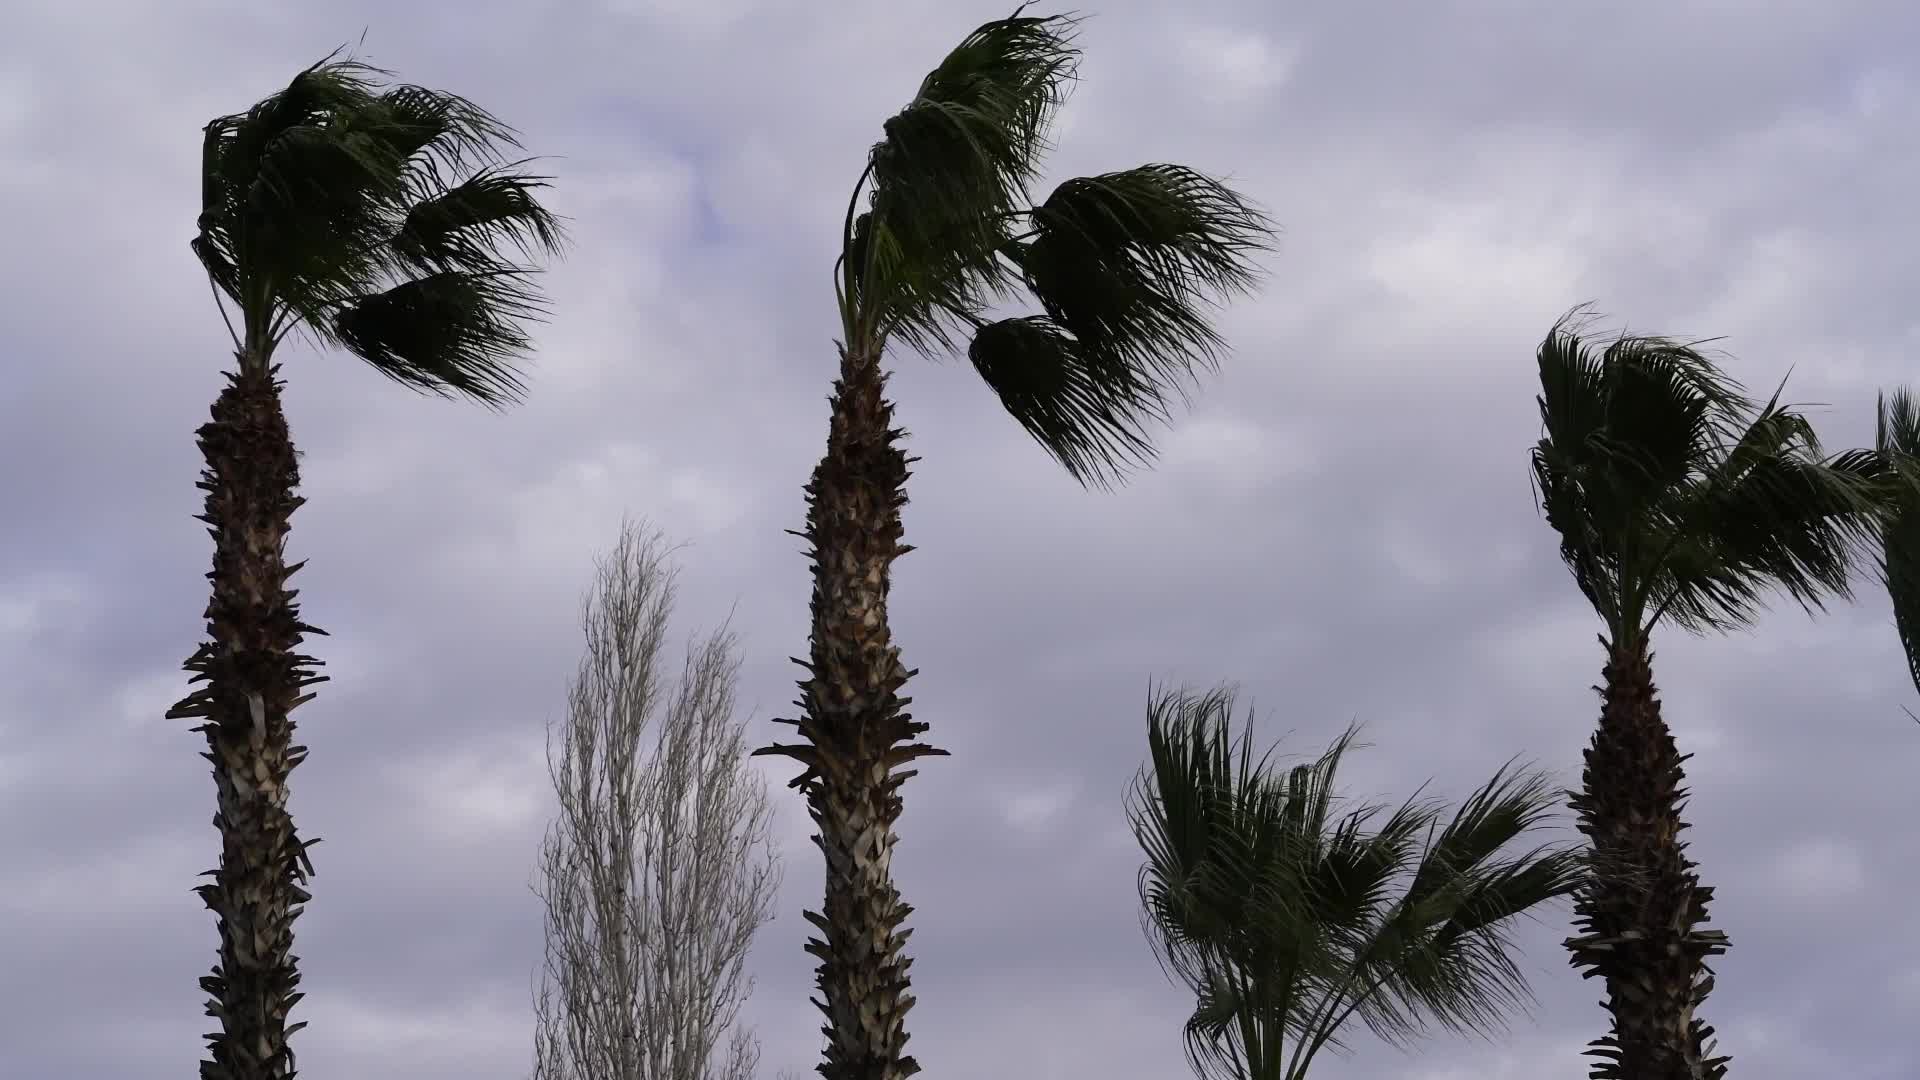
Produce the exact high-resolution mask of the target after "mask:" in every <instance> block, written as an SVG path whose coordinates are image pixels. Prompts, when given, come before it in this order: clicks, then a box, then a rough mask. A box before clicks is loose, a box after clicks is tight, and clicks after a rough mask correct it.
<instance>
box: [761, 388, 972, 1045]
mask: <svg viewBox="0 0 1920 1080" xmlns="http://www.w3.org/2000/svg"><path fill="white" fill-rule="evenodd" d="M885 391H886V375H885V373H884V372H883V371H882V370H881V368H880V364H879V358H878V356H877V355H860V354H857V353H851V352H846V351H843V352H842V354H841V361H840V378H839V379H838V381H836V382H835V383H834V389H833V396H832V398H831V403H832V421H831V426H830V427H829V430H828V435H827V452H826V454H825V456H823V457H822V458H821V460H820V464H819V466H818V467H817V468H816V469H815V470H814V473H813V479H812V480H811V481H810V482H809V483H808V485H807V488H806V493H807V527H806V531H805V532H803V533H800V534H798V535H799V536H800V537H801V538H802V539H804V540H806V541H807V542H808V545H809V548H810V550H809V552H808V555H809V556H810V558H811V559H812V561H813V602H812V608H813V628H812V640H811V658H810V659H809V660H808V661H805V662H800V661H796V662H797V663H801V666H802V667H804V668H806V670H807V673H808V678H806V679H803V680H802V681H801V682H800V684H799V685H800V692H801V697H800V700H798V701H796V702H795V704H796V705H798V706H799V707H800V709H801V714H800V719H798V720H787V721H780V722H781V723H787V724H791V725H793V726H794V727H796V728H798V729H799V732H800V734H801V736H802V737H803V738H804V739H805V740H806V742H805V743H803V744H800V745H780V744H777V743H776V744H774V745H772V746H768V747H765V748H763V749H761V750H758V751H755V753H756V754H776V755H782V756H786V757H791V758H793V759H794V760H796V761H799V762H800V763H801V764H802V765H804V766H805V767H806V768H805V771H803V772H802V773H801V775H800V776H799V777H798V778H796V779H795V780H794V781H792V786H794V787H797V788H799V789H800V790H801V791H802V792H803V793H804V794H805V795H806V798H807V811H808V813H809V814H810V815H811V816H812V818H813V821H814V824H815V826H817V828H818V830H819V832H818V834H817V835H816V836H815V838H814V840H815V843H817V844H818V845H819V846H820V850H821V852H822V854H824V855H825V857H826V900H825V903H824V905H823V911H822V912H812V911H809V912H807V913H806V918H807V921H809V922H811V923H812V924H813V925H814V926H815V927H816V928H818V930H819V932H820V936H819V937H816V938H810V939H808V941H807V945H806V949H807V951H808V952H809V953H811V954H813V955H814V956H815V957H817V958H819V961H820V966H819V968H818V969H817V971H816V981H817V983H818V985H819V987H820V994H821V997H820V999H818V1000H816V1001H815V1004H816V1005H818V1006H819V1007H820V1009H821V1011H822V1012H824V1013H825V1014H826V1017H827V1025H826V1032H827V1047H826V1063H825V1065H824V1067H823V1068H822V1075H823V1076H824V1077H825V1078H826V1080H905V1078H906V1077H909V1076H912V1075H913V1074H914V1073H916V1072H919V1071H920V1066H919V1063H918V1062H916V1061H914V1059H913V1058H912V1056H911V1055H909V1054H907V1052H906V1044H907V1037H908V1036H907V1031H906V1016H907V1012H908V1011H909V1010H910V1009H912V1007H913V1000H914V999H913V997H912V995H911V994H909V993H908V985H909V980H908V978H907V968H908V967H909V966H910V965H911V963H912V961H911V960H909V959H908V958H907V957H906V956H905V955H903V954H902V952H901V948H902V946H903V945H904V944H905V943H906V940H907V937H908V935H909V934H910V933H911V932H912V931H910V930H903V929H901V923H902V922H904V921H905V920H906V917H907V916H908V914H910V913H911V912H912V910H913V909H912V908H911V907H910V906H908V905H907V904H906V903H905V902H903V901H902V900H901V899H900V893H899V890H897V889H895V888H894V886H893V876H892V868H891V864H892V857H893V845H894V843H895V841H896V839H897V837H895V835H894V832H893V825H894V822H895V821H897V820H898V819H899V817H900V809H901V800H900V795H899V787H900V785H901V783H902V782H903V781H905V780H906V779H907V777H909V776H912V775H913V772H914V771H913V770H911V769H909V770H905V771H900V772H895V771H894V770H895V769H897V768H899V766H901V765H904V764H906V763H907V762H909V761H912V760H914V759H915V758H919V757H924V756H927V755H930V754H943V753H945V751H940V750H935V749H933V748H932V747H930V746H926V745H924V744H912V745H903V744H906V743H908V740H910V739H912V738H914V737H915V736H917V735H919V734H920V733H921V732H924V731H925V730H927V725H925V724H922V723H916V722H914V720H913V717H912V714H910V713H907V712H905V711H904V709H905V707H906V706H907V705H908V704H910V703H911V700H912V699H910V698H905V697H901V696H900V694H899V691H900V688H901V687H902V686H904V685H905V684H906V681H907V679H908V678H910V677H911V676H912V675H913V672H911V671H908V670H907V669H906V666H905V665H903V664H902V663H901V662H900V650H899V649H898V648H896V647H895V646H894V645H893V634H892V630H891V628H890V627H889V626H888V624H887V590H888V575H889V568H890V567H891V565H892V563H893V560H895V559H897V558H899V557H900V556H901V555H904V554H906V553H907V552H908V551H910V550H912V549H911V547H910V546H909V545H906V544H903V543H901V542H900V537H901V524H900V508H901V507H902V506H904V505H905V504H906V501H907V496H906V482H907V476H908V468H907V466H908V465H909V464H910V463H911V459H909V458H908V457H907V456H906V454H905V453H904V452H902V451H901V449H900V447H899V445H898V440H899V438H900V437H901V435H902V434H903V432H901V431H899V430H898V429H896V428H894V427H893V426H892V425H893V406H892V404H891V403H889V402H888V401H887V400H886V396H885Z"/></svg>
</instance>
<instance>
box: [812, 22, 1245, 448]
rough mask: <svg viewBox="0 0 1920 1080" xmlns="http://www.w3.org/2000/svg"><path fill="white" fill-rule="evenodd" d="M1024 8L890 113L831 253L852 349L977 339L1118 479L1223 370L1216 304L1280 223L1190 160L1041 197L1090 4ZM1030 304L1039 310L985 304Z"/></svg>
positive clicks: (1048, 433) (994, 370) (982, 361)
mask: <svg viewBox="0 0 1920 1080" xmlns="http://www.w3.org/2000/svg"><path fill="white" fill-rule="evenodd" d="M1026 10H1027V9H1026V6H1025V5H1022V7H1020V8H1019V9H1017V10H1016V11H1015V12H1014V14H1013V15H1012V16H1010V17H1008V18H1005V19H1000V20H996V21H993V22H988V23H985V24H983V25H981V26H980V27H979V28H977V29H976V30H974V31H973V32H972V33H971V34H969V35H968V36H967V38H966V39H965V40H963V41H962V42H961V43H960V45H959V46H958V47H957V48H955V49H954V50H953V51H952V52H951V53H949V54H948V55H947V57H946V59H944V60H942V61H941V63H940V65H939V66H938V67H936V68H934V70H933V71H932V72H930V73H929V74H928V75H927V77H926V78H925V80H923V81H922V82H921V84H920V88H919V90H918V92H917V93H916V94H915V96H914V98H913V100H912V101H910V102H909V103H908V104H907V106H906V107H905V108H904V109H902V110H901V111H900V112H898V113H896V114H895V115H894V116H893V117H892V118H890V119H888V120H887V122H886V124H885V125H884V137H883V138H882V139H881V141H880V142H878V143H876V144H875V145H874V147H873V149H872V152H871V153H870V154H869V155H868V159H867V165H866V169H865V171H864V172H862V173H861V176H860V179H859V180H858V181H857V182H856V183H855V185H854V190H853V192H852V194H851V196H850V197H849V201H848V206H847V214H846V221H845V225H844V229H843V233H842V245H841V253H840V256H839V258H838V260H836V263H835V291H836V295H837V297H838V300H839V306H840V315H841V322H842V331H843V334H844V341H843V346H844V347H845V348H847V349H848V350H849V351H850V352H851V353H853V354H855V355H858V356H860V357H862V358H863V359H869V360H874V361H877V360H878V358H879V356H880V354H881V353H882V352H883V351H884V349H885V348H886V345H887V343H888V341H889V340H890V339H893V338H896V337H897V338H899V339H900V340H902V341H904V342H906V343H907V344H909V345H911V346H912V347H914V348H915V349H916V350H918V351H920V352H921V353H923V354H924V355H927V356H929V357H938V356H940V355H944V354H948V353H953V352H958V351H960V350H961V348H962V345H963V344H964V346H965V351H966V353H967V356H968V359H969V360H970V361H971V362H972V363H973V365H974V367H975V368H976V369H977V370H978V371H979V373H980V375H981V376H982V377H983V378H984V379H985V380H986V382H987V384H988V385H989V386H990V387H992V389H993V390H994V391H995V393H996V394H998V395H999V397H1000V400H1001V402H1002V403H1003V404H1004V405H1005V407H1006V408H1007V410H1008V412H1010V413H1011V414H1012V415H1013V417H1014V418H1015V419H1016V420H1017V421H1019V423H1020V424H1021V425H1022V426H1023V427H1024V428H1025V429H1026V430H1027V432H1028V433H1029V434H1030V435H1032V436H1033V437H1034V438H1035V439H1036V440H1037V441H1038V442H1039V443H1040V444H1041V446H1043V447H1044V448H1045V449H1046V450H1047V451H1048V452H1049V453H1051V454H1052V455H1053V456H1054V457H1055V458H1056V459H1058V460H1059V461H1060V463H1061V464H1062V465H1063V466H1065V467H1066V469H1067V471H1068V472H1069V473H1070V474H1071V475H1073V477H1074V478H1075V479H1077V480H1079V481H1080V482H1081V483H1083V484H1089V485H1099V486H1105V485H1107V484H1109V483H1111V482H1114V481H1117V480H1119V479H1120V478H1121V477H1122V475H1123V474H1124V473H1125V472H1126V471H1127V470H1128V469H1130V468H1131V467H1133V466H1136V465H1143V464H1145V463H1147V462H1148V461H1150V460H1151V458H1152V456H1153V446H1152V443H1151V441H1150V440H1149V439H1148V437H1147V434H1146V428H1145V422H1146V421H1147V420H1149V419H1155V418H1158V419H1162V420H1164V419H1166V417H1167V405H1168V397H1169V395H1170V394H1172V393H1178V394H1179V395H1180V396H1182V397H1184V396H1185V395H1186V392H1187V387H1188V385H1189V384H1190V383H1191V382H1192V380H1193V378H1194V375H1195V373H1196V372H1197V371H1198V370H1201V369H1207V370H1211V369H1212V368H1213V367H1215V366H1216V364H1217V361H1218V358H1219V355H1220V353H1221V351H1222V348H1223V345H1222V342H1221V340H1220V338H1219V336H1218V334H1217V333H1216V332H1215V330H1214V328H1213V326H1212V324H1211V322H1210V321H1209V318H1208V316H1209V315H1210V314H1211V309H1212V308H1213V307H1214V306H1215V305H1216V304H1217V303H1218V301H1219V300H1220V299H1221V298H1223V297H1225V296H1227V295H1231V294H1237V293H1243V292H1246V291H1247V290H1248V289H1250V288H1251V287H1252V285H1253V284H1254V283H1255V281H1256V280H1257V277H1258V271H1257V269H1256V268H1255V266H1254V263H1253V261H1252V260H1253V257H1254V256H1255V255H1256V254H1257V253H1259V252H1261V251H1263V250H1266V249H1267V248H1268V247H1270V245H1271V241H1272V238H1273V234H1274V230H1273V227H1272V225H1271V223H1270V222H1269V221H1268V219H1267V218H1266V216H1265V214H1263V213H1262V212H1261V211H1260V210H1258V209H1257V208H1255V207H1254V206H1253V204H1252V203H1251V202H1249V201H1248V200H1247V199H1245V198H1244V197H1242V196H1241V195H1239V194H1238V193H1236V192H1235V191H1233V190H1232V189H1231V188H1229V187H1227V186H1226V185H1225V184H1223V183H1221V182H1220V181H1217V180H1214V179H1212V178H1210V177H1207V176H1205V175H1203V174H1201V173H1199V172H1196V171H1194V170H1192V169H1189V168H1187V167H1185V166H1181V165H1169V164H1148V165H1143V166H1139V167H1137V168H1133V169H1126V170H1122V171H1119V172H1112V173H1106V174H1102V175H1099V176H1091V177H1080V178H1077V179H1072V180H1068V181H1066V182H1064V183H1062V184H1060V185H1059V186H1058V187H1056V188H1055V189H1054V191H1053V193H1052V194H1051V195H1049V196H1048V197H1047V198H1046V199H1045V200H1044V201H1041V202H1038V203H1035V202H1034V201H1033V199H1032V198H1031V195H1030V193H1029V188H1030V186H1031V184H1032V183H1033V182H1034V180H1035V179H1036V178H1037V177H1038V174H1039V166H1040V159H1041V157H1042V156H1043V155H1044V153H1045V151H1046V150H1047V149H1048V148H1049V145H1050V144H1049V141H1048V133H1049V129H1050V127H1051V124H1052V122H1053V119H1054V116H1055V114H1056V113H1057V111H1058V109H1059V107H1060V105H1061V104H1062V103H1063V102H1064V101H1065V99H1066V96H1067V93H1068V91H1069V90H1070V89H1071V87H1072V84H1073V82H1074V80H1075V78H1076V76H1077V69H1078V58H1079V53H1078V50H1077V49H1075V48H1074V45H1073V36H1074V31H1075V28H1076V26H1077V25H1078V22H1079V19H1078V17H1076V16H1073V15H1052V16H1044V17H1042V16H1030V15H1027V14H1025V12H1026ZM863 193H864V194H865V195H866V208H865V210H864V211H863V210H862V209H861V196H862V194H863ZM1022 299H1025V300H1027V301H1028V302H1030V303H1031V304H1032V305H1033V306H1035V307H1037V308H1038V311H1034V312H1031V313H1029V314H1025V315H1017V316H1014V317H1010V318H1000V319H997V320H991V319H990V318H989V312H990V310H991V309H993V308H994V307H995V306H996V305H1003V304H1008V303H1013V302H1016V301H1019V300H1022Z"/></svg>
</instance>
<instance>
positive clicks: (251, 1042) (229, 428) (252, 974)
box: [167, 356, 324, 1080]
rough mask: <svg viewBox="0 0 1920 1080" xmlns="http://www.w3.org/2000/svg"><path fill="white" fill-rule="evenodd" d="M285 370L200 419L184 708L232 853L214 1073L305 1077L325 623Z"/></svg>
mask: <svg viewBox="0 0 1920 1080" xmlns="http://www.w3.org/2000/svg"><path fill="white" fill-rule="evenodd" d="M277 374H278V371H277V369H270V368H267V367H265V366H264V365H259V364H249V363H248V362H247V358H246V357H245V356H242V357H241V363H240V370H239V372H238V373H235V374H230V375H228V377H227V378H228V385H227V388H226V389H225V390H223V391H222V392H221V394H220V396H219V398H217V399H216V400H215V401H214V403H213V416H212V420H211V422H209V423H207V424H205V425H203V426H202V427H201V428H200V430H199V432H198V435H199V443H200V452H201V454H202V455H203V456H204V457H205V459H206V468H205V470H204V471H203V472H202V473H201V479H200V483H199V487H200V488H201V490H203V491H205V492H206V512H205V513H204V514H201V515H199V520H201V521H204V522H206V524H207V531H208V532H209V533H210V534H212V536H213V570H212V571H211V572H210V573H208V574H207V578H208V580H210V581H211V582H212V583H213V584H212V599H211V600H209V601H208V603H207V611H206V620H207V637H208V640H207V641H206V642H205V643H203V644H202V645H201V646H200V648H199V650H198V651H197V652H195V653H194V654H193V657H192V658H191V659H189V660H188V661H187V663H186V669H187V670H188V671H189V672H191V673H192V674H193V679H192V682H194V683H197V684H201V685H199V686H198V688H197V689H196V690H195V691H194V692H193V693H191V694H189V695H188V696H187V697H186V698H184V699H182V700H181V701H180V703H179V704H177V705H175V706H174V707H173V708H172V709H171V710H170V711H169V712H168V713H167V716H168V718H169V719H175V718H196V719H200V720H202V721H203V722H202V723H201V725H200V726H199V727H197V728H195V729H194V730H195V731H197V732H200V733H202V734H204V735H205V736H206V739H207V750H206V752H205V753H204V754H203V755H202V756H203V757H205V758H206V759H207V760H208V761H210V762H212V763H213V782H214V788H215V791H216V797H217V806H218V810H217V812H216V813H215V814H214V818H213V824H214V827H215V828H216V829H218V830H220V865H219V867H218V868H217V869H215V870H213V871H210V872H209V873H208V874H207V875H206V876H208V877H211V878H212V879H213V880H212V882H211V883H209V884H206V885H202V886H200V887H199V888H198V889H196V890H195V891H196V892H197V893H198V894H199V895H200V899H201V900H202V901H204V902H205V903H206V905H207V909H208V910H210V911H212V912H213V914H214V916H215V917H216V919H217V920H218V924H219V935H220V958H219V961H218V962H217V963H215V964H214V967H213V973H212V974H211V975H208V976H206V977H204V978H202V979H201V980H200V988H201V989H202V990H204V991H206V993H207V994H208V995H210V999H209V1000H208V1002H207V1015H209V1016H212V1017H213V1018H214V1019H216V1020H217V1021H219V1027H220V1030H218V1031H215V1032H211V1033H209V1034H208V1035H207V1037H206V1038H207V1055H208V1059H207V1060H204V1061H202V1062H201V1063H200V1076H201V1078H202V1080H290V1078H292V1077H293V1076H294V1075H295V1070H294V1057H293V1051H292V1050H291V1049H290V1048H289V1047H288V1045H287V1037H288V1036H289V1035H291V1034H292V1033H293V1032H295V1031H297V1030H299V1029H300V1028H301V1027H303V1026H304V1025H303V1024H292V1025H289V1024H288V1023H287V1012H288V1010H290V1009H291V1008H293V1006H294V1004H295V1003H296V1002H298V1001H299V1000H300V997H301V995H300V994H299V993H298V992H297V991H296V990H295V987H297V986H298V985H299V982H300V975H299V973H298V971H297V970H296V968H297V965H298V962H299V958H298V957H296V956H294V955H293V954H292V952H291V950H292V947H293V921H294V919H296V918H297V917H298V916H299V915H300V911H301V905H303V904H305V903H306V901H307V900H308V899H309V896H308V893H307V892H306V890H305V889H304V888H302V886H303V885H304V884H305V883H306V880H307V876H308V874H310V873H311V872H312V865H311V864H310V863H309V862H308V861H307V854H306V847H307V844H308V843H311V841H307V842H302V841H301V840H300V839H299V838H298V837H297V836H296V835H295V834H294V828H293V819H292V818H291V817H290V816H288V813H287V776H288V774H289V773H291V772H292V771H293V768H294V766H296V765H298V764H299V763H300V760H301V758H303V757H305V756H306V748H305V747H302V746H296V745H294V744H293V721H292V720H291V719H290V714H291V713H292V712H293V710H294V709H296V708H298V707H299V706H300V705H301V704H302V703H303V702H304V701H306V700H307V698H310V697H312V696H313V695H312V694H310V693H307V692H306V690H305V688H306V687H307V686H308V685H310V684H312V683H316V682H320V681H323V678H324V677H323V676H319V675H315V674H314V670H315V669H316V668H317V667H318V666H319V661H317V660H314V659H313V658H312V657H308V656H302V655H300V654H299V653H298V652H297V651H296V650H297V649H298V648H299V646H300V642H301V640H302V638H303V637H304V635H306V634H310V633H319V632H320V631H318V630H317V629H315V628H314V627H311V626H308V625H306V624H305V623H302V622H301V621H300V611H299V605H298V604H296V603H295V602H294V597H295V596H296V595H297V590H293V589H289V588H287V579H288V578H290V577H292V576H293V573H294V571H296V570H298V569H299V566H298V565H294V566H288V565H287V564H286V542H287V528H288V522H289V519H290V518H291V517H292V515H293V512H294V510H296V509H298V508H299V506H300V504H301V503H302V502H303V501H304V500H303V499H301V498H299V497H298V496H296V495H295V494H294V488H295V487H296V486H297V485H298V484H299V481H300V473H299V467H298V465H297V464H296V462H295V459H294V451H293V442H292V439H291V438H290V436H289V435H288V433H287V421H286V417H285V416H284V415H283V414H282V412H281V409H280V383H279V382H278V381H277V378H276V376H277Z"/></svg>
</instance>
